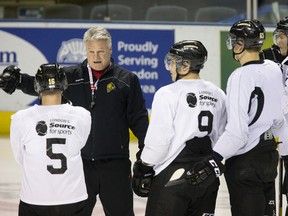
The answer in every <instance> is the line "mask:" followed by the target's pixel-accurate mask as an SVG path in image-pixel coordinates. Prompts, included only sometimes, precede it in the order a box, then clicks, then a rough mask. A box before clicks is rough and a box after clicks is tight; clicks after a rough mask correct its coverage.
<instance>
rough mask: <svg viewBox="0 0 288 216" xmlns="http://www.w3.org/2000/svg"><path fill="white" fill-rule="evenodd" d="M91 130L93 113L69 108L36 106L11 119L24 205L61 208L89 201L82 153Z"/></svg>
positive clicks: (13, 147)
mask: <svg viewBox="0 0 288 216" xmlns="http://www.w3.org/2000/svg"><path fill="white" fill-rule="evenodd" d="M90 128H91V116H90V112H88V111H87V110H85V109H84V108H82V107H73V106H71V105H69V104H63V105H50V106H38V105H35V106H33V107H30V108H27V109H25V110H20V111H18V112H17V113H16V114H14V115H12V121H11V131H10V140H11V145H12V149H13V153H14V156H15V159H16V161H17V162H18V163H19V164H20V165H21V166H22V169H23V172H22V180H21V193H20V199H21V200H22V201H23V202H25V203H29V204H34V205H61V204H70V203H76V202H80V201H82V200H85V199H87V191H86V185H85V179H84V172H83V164H82V159H81V154H80V150H81V149H82V147H83V146H84V145H85V143H86V140H87V138H88V135H89V133H90Z"/></svg>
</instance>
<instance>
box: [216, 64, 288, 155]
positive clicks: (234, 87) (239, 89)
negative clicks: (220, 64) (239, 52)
mask: <svg viewBox="0 0 288 216" xmlns="http://www.w3.org/2000/svg"><path fill="white" fill-rule="evenodd" d="M283 91H284V88H283V82H282V72H281V69H280V67H279V66H278V65H277V64H276V63H274V62H272V61H270V60H265V61H264V63H263V62H262V63H261V61H257V62H250V63H248V64H247V65H244V66H242V67H240V68H238V69H236V70H235V71H234V72H233V73H232V74H231V75H230V77H229V79H228V83H227V102H226V105H227V114H228V119H227V125H226V128H225V132H224V133H223V134H222V136H221V137H220V138H219V140H218V141H217V143H216V145H215V146H214V151H216V152H218V153H219V154H221V155H222V156H223V157H224V158H225V159H228V158H230V157H232V156H236V155H240V154H244V153H246V152H248V151H250V150H251V149H252V148H254V147H255V146H256V145H257V144H258V142H259V139H260V136H261V134H262V133H264V132H265V131H267V130H269V129H271V130H272V132H273V134H274V136H275V137H278V138H279V141H281V142H282V144H280V153H281V154H282V155H287V154H288V148H287V144H288V143H287V141H288V133H287V132H288V127H287V123H286V121H285V118H284V116H283V111H282V107H281V100H282V97H283ZM281 149H282V150H281Z"/></svg>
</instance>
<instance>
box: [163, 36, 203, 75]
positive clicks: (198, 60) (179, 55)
mask: <svg viewBox="0 0 288 216" xmlns="http://www.w3.org/2000/svg"><path fill="white" fill-rule="evenodd" d="M207 55H208V52H207V50H206V48H205V47H204V45H203V44H202V43H201V42H200V41H197V40H183V41H180V42H177V43H175V44H174V45H173V46H172V47H171V48H170V52H169V53H168V54H167V55H166V58H165V66H166V69H167V70H170V62H171V59H172V58H175V59H176V68H180V67H181V66H182V65H183V63H184V62H185V61H187V60H188V61H189V64H190V69H189V71H200V69H202V68H203V67H204V63H205V62H206V61H207Z"/></svg>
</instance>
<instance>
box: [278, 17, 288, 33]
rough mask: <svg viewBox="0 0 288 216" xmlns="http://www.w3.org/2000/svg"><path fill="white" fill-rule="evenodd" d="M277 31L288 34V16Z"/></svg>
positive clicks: (280, 22)
mask: <svg viewBox="0 0 288 216" xmlns="http://www.w3.org/2000/svg"><path fill="white" fill-rule="evenodd" d="M275 31H284V32H286V33H288V16H286V17H284V18H282V19H281V20H280V21H279V22H278V23H277V27H276V30H275Z"/></svg>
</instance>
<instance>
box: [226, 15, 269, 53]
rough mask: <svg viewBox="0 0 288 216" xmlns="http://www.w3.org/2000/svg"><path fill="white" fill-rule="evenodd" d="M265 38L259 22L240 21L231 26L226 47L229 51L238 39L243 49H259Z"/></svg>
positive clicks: (263, 29)
mask: <svg viewBox="0 0 288 216" xmlns="http://www.w3.org/2000/svg"><path fill="white" fill-rule="evenodd" d="M265 38H266V31H265V28H264V27H263V25H262V24H261V22H260V21H258V20H255V19H252V20H247V19H246V20H240V21H238V22H236V23H234V24H233V25H232V27H231V29H230V31H229V35H228V39H227V41H226V45H227V48H228V49H229V50H231V49H233V47H234V46H235V44H236V43H237V42H238V41H239V39H240V40H241V39H242V40H243V42H244V47H245V49H250V48H261V47H262V45H263V43H264V41H265Z"/></svg>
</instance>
